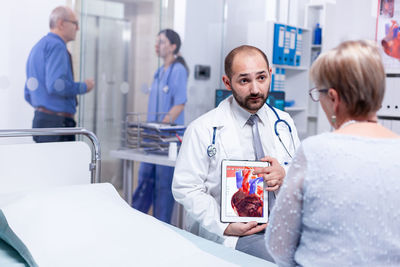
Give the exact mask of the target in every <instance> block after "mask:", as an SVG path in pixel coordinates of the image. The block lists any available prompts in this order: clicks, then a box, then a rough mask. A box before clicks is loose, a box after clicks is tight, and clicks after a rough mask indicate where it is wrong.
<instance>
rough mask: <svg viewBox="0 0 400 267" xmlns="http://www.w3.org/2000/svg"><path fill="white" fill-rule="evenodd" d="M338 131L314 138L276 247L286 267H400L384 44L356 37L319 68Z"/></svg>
mask: <svg viewBox="0 0 400 267" xmlns="http://www.w3.org/2000/svg"><path fill="white" fill-rule="evenodd" d="M311 78H312V80H313V81H314V83H315V84H316V86H317V87H316V88H313V89H311V90H310V96H311V98H312V100H314V101H319V102H320V104H321V106H322V108H323V110H324V112H325V114H326V116H327V117H328V119H329V121H330V124H331V125H332V127H333V128H334V129H335V130H334V132H332V133H324V134H320V135H317V136H314V137H310V138H308V139H306V140H305V141H304V142H303V143H302V146H301V147H300V148H299V150H298V151H297V154H296V156H295V158H294V161H293V164H292V165H291V168H290V170H289V171H288V175H287V177H286V178H285V181H284V185H283V187H282V189H281V192H280V193H279V197H278V198H277V201H276V205H275V207H274V209H273V211H272V215H271V220H270V223H269V226H268V227H267V234H266V242H267V247H268V250H269V251H270V253H271V255H272V256H273V258H274V260H275V262H276V263H277V264H278V265H279V266H293V265H301V266H331V265H334V266H352V265H356V266H367V265H368V266H388V265H397V266H398V265H399V264H400V209H399V208H398V203H400V193H399V192H400V174H399V172H400V160H399V159H400V138H399V136H398V135H396V134H395V133H393V132H391V131H390V130H388V129H386V128H384V127H383V126H382V125H380V124H378V123H377V116H376V112H377V111H378V109H379V108H380V107H381V102H382V98H383V95H384V91H385V72H384V69H383V65H382V61H381V58H380V53H379V51H378V49H377V47H376V46H375V45H374V44H373V43H371V42H368V41H348V42H344V43H342V44H340V45H339V46H338V47H337V48H335V49H333V50H331V51H328V52H326V53H324V54H322V55H321V56H320V57H319V58H318V59H317V60H316V61H315V62H314V64H313V65H312V67H311Z"/></svg>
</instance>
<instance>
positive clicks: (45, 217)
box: [0, 184, 275, 266]
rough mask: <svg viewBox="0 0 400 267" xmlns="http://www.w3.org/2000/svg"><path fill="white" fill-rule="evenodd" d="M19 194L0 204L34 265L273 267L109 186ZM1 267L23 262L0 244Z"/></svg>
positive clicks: (100, 185)
mask: <svg viewBox="0 0 400 267" xmlns="http://www.w3.org/2000/svg"><path fill="white" fill-rule="evenodd" d="M22 194H23V193H21V192H20V193H18V194H14V195H8V196H6V195H4V194H2V195H0V207H1V212H2V213H3V215H4V217H5V218H6V219H7V223H8V225H9V228H10V229H11V230H12V231H13V234H15V235H16V236H17V237H18V239H19V241H21V242H22V243H23V244H24V245H25V246H26V249H22V252H21V251H20V252H21V253H23V254H24V253H25V257H26V254H27V252H26V251H25V250H27V251H28V254H30V256H31V257H32V259H34V263H33V266H35V265H34V264H35V263H36V264H38V265H39V266H54V262H55V261H57V263H58V265H59V263H60V262H63V263H65V264H61V265H60V266H132V265H134V264H136V265H139V266H214V265H218V266H275V265H274V264H271V263H268V262H266V261H264V260H262V259H259V258H256V257H253V256H250V255H247V254H245V253H242V252H239V251H236V250H234V249H231V248H227V247H224V246H222V245H220V244H216V243H214V242H211V241H209V240H205V239H203V238H200V237H198V236H195V235H193V234H191V233H188V232H185V231H183V230H181V229H178V228H176V227H173V226H171V225H167V224H165V223H163V222H160V221H158V220H157V219H155V218H153V217H151V216H149V215H146V214H143V213H140V212H138V211H136V210H134V209H132V208H131V207H129V206H128V205H127V204H126V202H124V201H123V200H122V199H121V198H120V196H119V195H118V193H117V192H116V190H115V189H114V188H113V187H112V186H111V185H109V184H95V185H78V186H68V187H60V188H54V189H51V190H47V189H46V190H41V191H36V192H34V193H29V194H27V195H26V196H22ZM4 217H3V219H4ZM24 220H25V221H24ZM28 221H29V224H27V223H26V222H28ZM27 225H29V226H27ZM0 230H1V229H0ZM0 234H2V236H3V237H4V232H3V233H1V231H0ZM6 239H7V238H6ZM11 242H12V241H11ZM14 245H15V244H14ZM16 248H17V249H19V250H21V249H20V247H19V248H18V244H17V245H16ZM27 259H28V260H30V259H29V257H28V258H27ZM76 259H79V261H77V260H76ZM114 261H116V262H115V263H114ZM0 266H25V265H24V262H23V261H22V260H21V257H20V256H18V254H17V253H16V252H15V250H13V249H11V248H10V247H9V246H7V245H5V244H4V243H3V244H1V243H0Z"/></svg>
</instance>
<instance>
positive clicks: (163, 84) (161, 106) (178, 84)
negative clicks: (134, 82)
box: [147, 62, 188, 124]
mask: <svg viewBox="0 0 400 267" xmlns="http://www.w3.org/2000/svg"><path fill="white" fill-rule="evenodd" d="M187 78H188V73H187V71H186V69H185V67H184V66H183V65H182V64H181V63H179V62H175V63H173V64H171V66H169V67H168V69H166V70H165V71H164V66H161V67H160V68H158V70H157V71H156V73H155V74H154V80H153V84H152V85H151V89H150V95H149V104H148V110H147V111H148V115H147V121H149V122H154V121H162V120H163V118H164V117H165V114H163V115H162V116H160V117H159V118H158V119H157V115H156V113H159V112H163V113H166V112H168V111H169V110H170V109H171V108H172V107H173V106H176V105H180V104H185V103H186V100H187V96H186V84H187ZM184 122H185V119H184V111H182V112H181V114H179V116H178V118H176V120H175V121H174V123H176V124H184Z"/></svg>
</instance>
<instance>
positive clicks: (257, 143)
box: [247, 114, 275, 214]
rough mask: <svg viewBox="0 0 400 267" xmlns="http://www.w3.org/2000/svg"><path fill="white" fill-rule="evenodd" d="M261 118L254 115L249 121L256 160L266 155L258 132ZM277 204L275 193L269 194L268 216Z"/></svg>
mask: <svg viewBox="0 0 400 267" xmlns="http://www.w3.org/2000/svg"><path fill="white" fill-rule="evenodd" d="M259 119H260V118H259V117H258V115H257V114H253V115H251V116H250V118H249V119H248V120H247V124H249V125H250V126H251V130H252V133H253V147H254V152H255V156H256V160H260V159H262V158H263V157H264V156H265V154H264V150H263V147H262V143H261V137H260V132H259V131H258V121H259ZM274 204H275V195H274V192H268V214H270V212H271V210H272V207H273V206H274Z"/></svg>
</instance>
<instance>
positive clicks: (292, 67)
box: [272, 64, 308, 71]
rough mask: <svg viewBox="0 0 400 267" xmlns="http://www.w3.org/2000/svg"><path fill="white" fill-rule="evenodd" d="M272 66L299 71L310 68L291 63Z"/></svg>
mask: <svg viewBox="0 0 400 267" xmlns="http://www.w3.org/2000/svg"><path fill="white" fill-rule="evenodd" d="M272 66H273V67H275V68H282V69H285V70H298V71H305V70H308V68H307V67H303V66H290V65H281V64H273V65H272Z"/></svg>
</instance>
